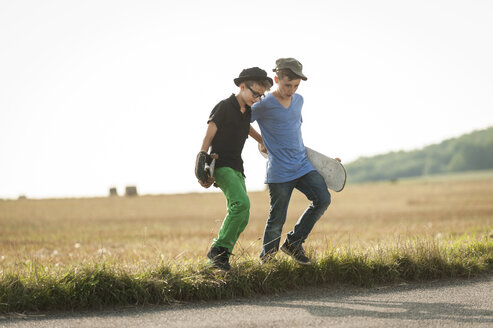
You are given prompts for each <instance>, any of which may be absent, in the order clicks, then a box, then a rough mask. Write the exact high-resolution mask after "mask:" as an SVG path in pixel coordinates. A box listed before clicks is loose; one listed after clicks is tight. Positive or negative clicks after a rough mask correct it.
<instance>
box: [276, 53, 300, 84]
mask: <svg viewBox="0 0 493 328" xmlns="http://www.w3.org/2000/svg"><path fill="white" fill-rule="evenodd" d="M280 69H289V70H290V71H291V72H293V73H294V74H296V75H298V76H299V77H300V78H301V79H302V80H303V81H306V80H307V77H306V76H305V75H304V74H303V72H302V70H303V65H301V63H300V62H299V61H297V60H296V59H294V58H279V59H278V60H276V68H274V69H273V70H272V71H273V72H277V71H278V70H280Z"/></svg>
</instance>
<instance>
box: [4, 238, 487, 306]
mask: <svg viewBox="0 0 493 328" xmlns="http://www.w3.org/2000/svg"><path fill="white" fill-rule="evenodd" d="M312 256H313V257H314V258H315V261H313V264H312V265H309V266H299V265H297V264H296V263H295V262H294V261H292V260H291V259H288V258H286V257H283V256H278V257H279V258H280V260H279V261H278V262H277V263H273V264H267V265H265V264H264V265H263V264H260V262H259V261H258V260H256V259H252V258H249V257H244V258H240V259H235V260H233V267H232V269H231V271H229V272H226V273H225V272H222V271H218V270H216V269H213V268H211V267H209V266H208V265H207V264H206V263H205V262H204V261H193V262H189V263H186V264H184V263H172V262H167V263H165V262H159V263H155V264H154V265H153V266H151V267H144V266H141V267H123V266H122V265H121V264H119V263H110V262H106V261H103V262H99V263H92V264H85V265H83V266H77V265H75V266H72V267H64V268H60V267H46V266H43V265H41V264H39V263H28V264H26V265H25V267H24V269H23V270H21V271H19V270H16V271H12V272H9V271H8V270H6V271H3V272H2V273H1V275H0V312H3V313H9V312H24V311H29V312H30V311H46V310H74V309H101V308H105V307H113V306H128V305H131V306H139V305H149V304H156V305H157V304H170V303H173V302H183V301H203V300H218V299H229V298H235V297H251V296H254V295H260V294H269V293H274V292H280V291H285V290H288V289H296V288H302V287H307V286H320V285H327V284H334V283H342V284H353V285H357V286H373V285H378V284H388V283H396V282H402V281H422V280H429V279H441V278H451V277H470V276H472V275H476V274H480V273H486V272H493V240H492V239H491V238H489V237H487V236H485V237H482V238H476V239H472V238H469V237H463V238H460V239H456V240H448V241H445V240H441V241H437V240H431V239H429V240H425V239H412V240H407V241H405V242H403V243H401V244H387V245H383V246H381V245H380V246H375V247H372V248H369V249H362V248H360V249H354V248H349V247H344V248H333V247H328V248H327V249H326V250H325V251H324V252H323V253H320V254H312Z"/></svg>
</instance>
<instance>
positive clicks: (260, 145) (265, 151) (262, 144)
mask: <svg viewBox="0 0 493 328" xmlns="http://www.w3.org/2000/svg"><path fill="white" fill-rule="evenodd" d="M258 149H259V150H260V152H262V153H266V154H267V148H265V145H264V143H263V142H261V143H259V148H258Z"/></svg>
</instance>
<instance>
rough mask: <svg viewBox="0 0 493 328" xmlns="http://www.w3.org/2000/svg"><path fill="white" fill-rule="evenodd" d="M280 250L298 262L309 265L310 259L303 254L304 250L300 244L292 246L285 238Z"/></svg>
mask: <svg viewBox="0 0 493 328" xmlns="http://www.w3.org/2000/svg"><path fill="white" fill-rule="evenodd" d="M281 251H283V252H284V253H286V254H288V255H289V256H291V257H292V258H293V259H294V260H295V261H296V262H297V263H298V264H302V265H309V264H311V262H310V259H309V258H308V257H307V256H306V255H305V250H304V249H303V247H302V246H301V245H299V246H294V245H292V244H289V243H288V241H287V240H286V241H285V242H284V244H282V246H281Z"/></svg>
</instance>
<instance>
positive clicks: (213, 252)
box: [207, 246, 231, 271]
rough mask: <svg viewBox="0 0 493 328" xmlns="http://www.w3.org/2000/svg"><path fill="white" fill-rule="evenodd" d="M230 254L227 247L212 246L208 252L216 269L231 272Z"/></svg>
mask: <svg viewBox="0 0 493 328" xmlns="http://www.w3.org/2000/svg"><path fill="white" fill-rule="evenodd" d="M229 254H230V253H229V250H228V249H227V248H226V247H221V246H212V247H211V249H210V250H209V251H208V252H207V257H208V258H209V259H210V260H211V263H212V265H214V266H215V267H216V268H218V269H221V270H224V271H229V269H231V265H229Z"/></svg>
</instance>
